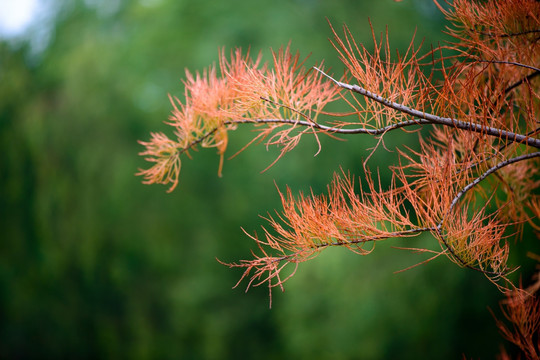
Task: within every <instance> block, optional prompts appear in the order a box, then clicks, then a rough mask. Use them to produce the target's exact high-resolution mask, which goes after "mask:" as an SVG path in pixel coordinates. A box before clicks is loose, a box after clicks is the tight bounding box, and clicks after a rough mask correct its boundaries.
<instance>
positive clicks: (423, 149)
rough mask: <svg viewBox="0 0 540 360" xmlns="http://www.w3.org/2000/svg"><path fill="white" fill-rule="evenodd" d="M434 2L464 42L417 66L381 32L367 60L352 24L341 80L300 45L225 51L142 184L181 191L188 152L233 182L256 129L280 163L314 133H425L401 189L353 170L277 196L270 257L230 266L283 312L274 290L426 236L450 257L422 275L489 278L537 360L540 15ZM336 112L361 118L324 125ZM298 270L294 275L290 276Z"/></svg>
mask: <svg viewBox="0 0 540 360" xmlns="http://www.w3.org/2000/svg"><path fill="white" fill-rule="evenodd" d="M435 3H436V4H437V6H439V8H440V10H441V11H442V12H443V13H444V14H445V16H446V18H447V19H448V21H449V22H450V24H451V25H450V26H449V27H448V34H449V35H451V37H452V39H453V40H452V41H451V42H448V43H446V44H444V45H442V46H438V47H435V48H433V47H432V48H431V49H430V50H429V51H427V52H426V51H422V48H421V47H420V48H417V47H415V42H414V38H413V39H412V40H411V43H410V46H409V48H408V49H407V50H406V52H405V53H404V54H400V53H399V52H398V53H395V54H394V53H393V52H392V50H391V49H390V46H389V40H388V32H386V33H385V34H382V35H381V36H380V37H377V35H376V34H375V32H374V31H373V28H371V29H372V36H373V50H368V49H367V48H366V47H365V46H364V45H362V44H359V43H357V42H356V41H355V40H354V37H353V35H352V34H351V32H350V30H349V29H348V28H347V27H346V26H344V27H343V29H342V33H341V34H340V31H338V30H336V29H335V28H334V27H332V25H330V27H331V30H332V33H333V39H332V40H331V43H332V45H333V47H334V48H335V50H336V52H337V56H338V57H339V59H340V60H341V62H342V63H343V64H344V65H345V68H346V72H345V74H344V75H343V77H340V78H334V77H333V76H331V75H329V74H327V73H326V72H325V70H324V69H323V67H322V66H320V65H318V66H315V67H311V68H308V67H306V66H305V63H306V59H304V60H303V61H302V60H301V58H300V56H299V55H298V54H293V53H292V52H291V50H290V46H287V47H285V48H282V49H280V50H279V51H276V52H273V53H272V60H271V61H270V63H263V61H262V57H261V55H259V56H258V57H256V58H255V59H252V58H251V57H250V56H249V53H248V54H246V55H243V54H242V51H241V50H240V49H236V50H234V51H232V52H231V53H230V55H229V56H226V54H225V52H224V51H222V52H221V53H220V54H219V73H218V69H217V68H216V67H215V66H212V67H210V68H209V69H207V70H206V71H204V72H203V73H202V74H199V73H196V74H192V73H190V72H186V80H185V81H184V85H185V101H184V102H182V101H180V100H179V99H177V98H171V102H172V104H173V114H172V116H171V117H170V119H169V123H168V124H169V125H171V126H172V128H173V129H174V136H173V138H169V137H168V136H167V135H165V134H162V133H156V134H152V136H151V139H150V140H149V141H148V142H141V144H142V145H144V146H145V147H146V150H145V151H143V152H142V153H141V155H143V156H145V157H146V159H147V160H149V161H150V162H152V163H153V165H152V166H151V167H150V168H148V169H145V170H141V171H140V172H139V173H138V174H139V175H142V176H143V177H144V179H145V183H161V184H170V187H169V191H172V190H173V189H174V188H175V187H176V186H177V184H178V175H179V171H180V164H181V157H182V156H183V155H184V153H185V155H186V156H189V150H196V149H197V148H198V147H214V148H216V150H217V153H218V155H219V156H220V159H221V160H220V165H219V170H218V173H219V174H220V175H221V172H222V167H223V158H224V154H225V151H226V149H227V144H228V136H229V133H230V132H231V131H234V130H235V129H236V128H237V127H238V126H240V125H253V126H255V127H256V130H257V133H256V135H255V136H254V137H253V140H252V141H251V142H250V143H249V144H248V145H250V144H251V143H254V142H263V143H264V144H265V145H266V146H273V145H276V146H278V147H279V148H280V150H281V153H280V155H279V157H278V159H279V158H280V157H281V156H282V155H284V154H285V153H286V152H288V151H291V150H292V149H294V148H295V146H296V145H297V144H298V142H299V140H300V138H301V137H302V136H303V135H313V136H314V137H315V138H316V139H317V141H318V136H319V135H322V134H324V135H328V136H332V137H335V136H349V137H350V136H352V135H362V134H364V135H371V136H375V137H377V138H378V139H379V142H378V144H379V145H381V144H383V145H384V136H385V135H386V134H387V133H388V132H391V131H394V130H398V129H402V130H404V131H419V130H420V129H422V128H428V129H429V130H430V132H429V133H426V132H423V133H420V132H419V140H418V141H419V150H412V149H409V148H405V147H403V148H401V149H400V150H399V153H398V157H399V164H400V165H399V166H395V167H392V168H391V169H390V170H391V172H392V181H391V186H390V187H389V188H381V186H380V185H378V183H379V181H377V179H376V177H375V176H373V175H372V173H371V171H370V169H369V168H368V167H367V165H366V163H364V169H363V170H364V174H365V177H364V179H363V180H362V182H363V183H364V185H365V186H364V187H363V188H364V189H367V190H361V189H362V187H360V189H359V190H356V188H357V187H356V186H355V181H354V178H353V176H352V175H350V173H348V172H345V171H343V172H342V173H341V174H336V175H335V177H334V180H333V182H332V183H331V184H330V185H329V186H328V193H327V194H326V195H316V194H309V196H306V195H304V194H300V195H298V196H294V195H293V194H292V191H291V190H290V189H287V190H286V191H285V193H280V196H281V201H282V203H283V210H282V211H281V212H280V213H278V214H277V217H270V216H269V217H268V219H267V220H268V224H269V226H268V228H264V229H263V236H257V235H248V236H249V237H250V238H251V239H253V240H254V241H255V242H256V244H257V245H258V248H259V252H258V253H255V252H254V253H253V256H254V257H253V259H250V260H242V261H240V262H238V263H231V264H227V265H228V266H230V267H240V268H243V269H245V272H244V274H243V276H242V278H241V279H240V281H239V283H240V282H241V281H242V280H244V279H248V288H249V287H250V286H252V285H253V286H257V285H261V284H267V286H268V288H269V291H270V301H271V289H272V288H273V287H279V288H281V289H283V284H284V282H285V281H286V280H287V279H288V278H290V276H292V275H293V274H294V270H295V269H296V268H297V267H298V265H299V264H300V263H302V262H304V261H307V260H309V259H311V258H313V257H315V256H317V255H318V254H319V253H320V252H321V251H323V250H324V249H326V248H328V247H335V246H338V247H344V248H347V249H350V250H351V251H354V252H356V253H358V254H360V255H367V254H369V253H371V251H372V250H373V247H374V244H375V243H376V242H378V241H383V240H387V239H392V238H407V237H414V236H417V235H418V234H421V233H426V232H429V233H431V234H432V235H433V237H434V239H435V241H437V242H438V244H439V246H440V251H433V250H427V249H424V250H420V251H425V252H428V253H431V254H432V256H431V257H430V258H428V259H427V260H426V261H425V262H428V261H430V260H433V259H435V258H437V257H439V256H441V255H444V256H446V257H447V258H449V259H450V260H451V261H453V262H454V263H456V264H457V265H458V266H461V267H465V268H469V269H473V270H476V271H479V272H481V273H483V274H484V275H485V276H486V277H487V278H488V279H489V280H490V281H492V282H493V283H494V284H495V285H496V286H497V287H498V288H499V289H500V290H501V291H502V292H503V293H505V294H506V295H507V300H506V301H505V303H504V304H503V308H504V309H505V316H506V318H507V320H508V321H509V323H510V324H511V326H510V327H509V326H508V325H506V324H505V323H504V322H503V321H499V322H498V324H499V327H500V328H501V330H502V333H503V335H504V336H505V337H506V338H507V339H509V340H510V341H512V342H513V343H515V344H516V345H518V347H519V348H520V349H522V350H523V353H524V354H525V356H527V357H528V358H537V357H538V356H540V346H539V343H538V328H539V326H538V324H539V323H540V311H539V306H540V302H539V300H538V296H537V295H536V291H537V288H538V286H536V287H532V288H531V287H529V288H526V289H523V288H521V287H520V286H518V285H515V284H513V283H512V282H511V281H510V279H509V277H508V274H509V273H511V272H512V271H514V270H515V269H513V268H510V267H509V265H508V258H509V251H510V246H509V243H508V240H509V239H514V238H515V239H519V238H520V237H522V236H523V232H524V229H525V227H532V228H533V229H535V230H536V231H537V234H538V231H539V230H540V223H539V220H538V219H539V217H540V196H539V195H538V189H539V186H540V180H539V176H538V169H539V168H540V166H539V165H540V139H539V138H538V133H539V132H540V127H539V118H538V113H539V112H538V110H539V109H538V108H539V106H540V101H539V97H540V92H539V89H540V87H539V84H540V79H539V78H540V76H538V75H539V74H540V65H539V64H540V41H539V40H540V2H538V1H534V0H498V1H488V2H479V1H473V0H455V1H454V2H453V3H452V4H451V5H450V8H449V9H448V10H445V9H444V8H443V7H441V6H440V5H439V4H438V3H437V2H436V1H435ZM334 101H341V102H344V103H345V104H347V105H348V106H349V107H350V110H349V111H347V112H345V113H332V112H328V111H326V110H325V106H326V105H327V104H329V103H331V102H334ZM320 115H324V116H320ZM323 118H324V119H325V120H324V121H323V120H321V119H323ZM319 144H320V143H319ZM246 147H247V146H246ZM246 147H244V148H243V149H242V150H244V149H245V148H246ZM377 147H378V146H377ZM319 150H320V149H319ZM375 150H376V149H375ZM375 150H373V151H375ZM276 161H277V159H276ZM414 250H419V249H414ZM287 265H292V266H293V268H294V270H293V271H292V272H288V274H289V275H286V276H285V275H282V270H283V269H284V268H285V267H286V266H287ZM237 285H238V284H237Z"/></svg>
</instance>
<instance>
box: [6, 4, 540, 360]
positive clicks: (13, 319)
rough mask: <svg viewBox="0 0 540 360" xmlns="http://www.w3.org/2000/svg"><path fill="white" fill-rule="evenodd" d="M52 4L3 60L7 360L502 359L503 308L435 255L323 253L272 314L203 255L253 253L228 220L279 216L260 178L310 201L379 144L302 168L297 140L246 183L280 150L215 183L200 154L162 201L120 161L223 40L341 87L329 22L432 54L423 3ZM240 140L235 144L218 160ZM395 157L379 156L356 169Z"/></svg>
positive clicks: (250, 227) (327, 151)
mask: <svg viewBox="0 0 540 360" xmlns="http://www.w3.org/2000/svg"><path fill="white" fill-rule="evenodd" d="M49 4H50V6H51V7H52V8H53V9H54V10H55V14H56V15H55V17H54V18H53V20H54V21H53V22H52V23H51V24H50V26H51V27H50V29H51V30H50V31H51V32H50V35H49V42H48V45H47V46H46V47H43V48H42V49H43V50H41V51H40V52H36V50H35V48H33V47H32V46H33V45H32V44H33V42H32V41H35V40H32V41H28V42H18V43H17V42H13V41H12V40H5V41H2V42H1V46H0V136H1V138H2V141H1V142H0V148H1V154H2V155H1V159H0V191H1V195H0V210H1V211H2V216H1V217H0V221H1V228H2V237H1V238H2V241H1V245H0V246H1V247H0V304H1V305H0V319H2V321H1V322H0V324H1V325H0V357H1V358H10V359H12V358H130V359H132V358H151V359H155V358H171V359H172V358H174V359H178V358H181V359H212V358H218V359H225V358H234V359H236V358H257V359H265V358H268V359H275V358H298V359H303V358H311V359H315V358H316V359H339V358H342V359H345V358H359V357H360V358H365V359H380V358H400V359H407V358H418V357H419V356H422V357H427V358H435V357H436V358H444V357H447V358H457V357H461V355H462V354H464V353H465V354H467V355H468V356H471V357H492V355H493V354H495V353H496V352H497V351H498V349H494V348H493V346H492V342H493V339H494V338H496V337H497V330H496V328H495V327H494V321H493V318H492V317H491V315H490V314H489V313H488V312H487V311H486V305H489V306H490V307H491V308H492V309H496V308H497V306H498V305H497V302H498V299H499V294H498V293H497V291H496V289H493V288H492V287H491V286H490V285H489V284H485V280H484V279H483V277H482V276H480V274H473V275H471V274H470V273H469V272H467V271H464V270H461V269H458V268H455V267H454V266H452V264H448V262H447V261H440V260H438V261H435V262H433V263H432V264H430V265H429V266H426V267H418V268H416V269H413V270H411V271H409V272H407V273H405V274H401V275H394V274H392V272H393V271H397V270H400V269H403V268H405V267H407V266H409V265H412V264H414V263H415V262H417V261H421V260H422V259H423V258H422V256H421V254H419V255H416V254H412V255H411V256H410V257H403V256H402V254H401V253H400V252H399V251H397V250H394V249H392V248H391V247H390V246H386V245H385V244H381V245H380V246H379V247H378V249H377V250H378V251H379V252H380V253H381V255H380V256H379V257H366V258H365V259H364V258H363V259H362V260H363V261H359V260H358V258H357V257H356V256H354V254H349V253H347V252H345V251H339V249H331V250H330V251H329V252H328V253H326V254H325V256H321V257H319V258H317V259H315V260H313V261H312V262H308V263H306V264H305V265H304V266H303V268H302V269H299V271H298V272H297V274H296V275H295V277H294V278H292V279H291V280H290V281H289V283H288V288H287V293H286V294H284V295H281V294H279V295H278V294H275V296H274V299H273V309H272V310H271V311H270V310H269V309H268V302H267V292H266V291H264V290H261V291H252V292H250V293H248V294H247V295H246V294H244V293H243V291H242V290H238V291H230V288H231V286H232V285H234V284H235V283H236V281H237V280H238V276H239V275H240V274H241V273H236V272H233V271H228V270H227V269H224V268H223V266H222V265H220V264H219V263H218V262H216V260H215V258H216V257H218V258H220V259H237V258H238V257H239V256H241V255H242V254H245V256H249V253H250V248H251V247H252V244H250V243H249V242H246V241H245V236H244V234H243V232H242V230H241V229H240V226H243V227H244V229H245V230H246V231H248V232H249V233H252V232H253V231H254V230H256V229H257V228H259V227H260V225H261V224H263V223H264V221H263V220H261V219H260V218H259V217H258V216H257V214H266V211H267V210H268V209H269V208H278V207H279V206H280V202H279V196H278V195H277V192H276V190H275V184H274V181H276V183H278V184H279V185H280V187H281V184H288V185H289V186H290V187H291V189H292V190H293V191H309V188H310V187H312V188H313V191H314V193H322V192H323V191H324V189H325V186H326V184H327V183H328V182H330V180H331V176H332V173H333V172H335V171H339V167H340V165H341V166H342V167H343V168H345V169H359V168H361V166H362V162H363V160H364V159H365V158H366V157H367V156H368V155H369V152H366V151H365V149H366V148H367V147H371V146H374V145H376V142H375V141H371V140H368V139H367V138H364V139H362V140H361V141H353V140H352V139H349V141H346V142H338V143H336V142H335V141H334V140H332V139H324V138H321V142H322V146H323V149H324V151H322V152H321V153H320V154H319V155H318V156H317V157H313V154H314V153H315V152H316V151H317V143H316V142H315V141H312V140H308V139H306V141H302V142H301V143H300V144H299V146H298V147H297V149H296V151H294V152H291V153H289V154H287V155H286V156H284V157H283V158H282V159H281V160H280V161H279V162H278V163H276V165H275V166H274V167H272V168H271V169H269V170H268V171H267V172H265V173H264V174H259V173H258V171H254V172H249V171H246V169H260V170H262V169H263V168H264V167H266V166H267V165H269V164H270V163H271V162H272V161H273V160H274V159H275V157H276V156H277V155H278V154H279V151H276V149H272V148H271V149H270V150H269V151H268V152H267V151H266V150H265V149H264V148H262V147H253V148H251V149H250V151H249V152H244V153H242V154H241V155H240V156H237V157H236V158H235V159H234V160H232V161H228V162H227V163H226V167H225V169H224V176H223V177H222V178H219V179H217V178H216V168H217V166H218V161H217V160H216V157H215V155H214V154H213V152H212V151H209V152H208V151H207V152H204V151H201V152H198V153H194V154H193V156H194V158H196V161H189V160H185V161H184V163H183V168H182V171H183V175H182V178H181V181H180V184H179V188H180V189H181V190H182V191H175V192H173V193H171V194H166V193H165V192H164V191H163V189H161V188H159V187H147V186H143V185H141V184H140V179H139V178H137V177H135V176H134V174H135V173H136V172H137V169H138V168H142V167H144V166H145V162H144V160H143V159H142V158H139V157H137V156H135V155H134V154H136V153H138V152H140V151H141V146H140V145H139V144H138V143H137V140H138V139H145V138H147V134H148V133H149V132H150V131H166V129H167V126H166V125H163V124H162V119H167V117H168V114H169V113H170V103H169V102H168V99H167V93H170V94H171V95H173V96H176V97H178V98H179V99H183V95H184V93H183V89H182V84H181V81H182V79H181V77H182V74H183V73H184V68H189V69H198V70H200V71H203V69H205V68H207V66H208V64H211V63H212V62H214V61H217V56H216V54H217V51H218V49H220V48H221V47H222V46H224V47H225V48H234V47H236V46H241V47H242V48H244V49H247V48H248V47H250V46H251V53H252V54H257V53H258V52H259V51H263V55H264V56H265V57H266V58H268V56H270V52H269V50H268V49H269V48H274V49H278V48H279V47H280V46H281V45H282V44H287V43H288V42H289V41H292V43H291V47H292V48H295V49H298V50H299V51H300V53H301V54H308V53H309V52H312V53H313V55H312V56H311V57H310V59H309V61H313V63H315V62H317V61H319V60H320V59H326V62H325V66H326V68H327V69H328V68H331V69H332V71H333V73H339V72H340V71H341V67H342V65H341V64H340V63H339V61H338V59H337V58H336V56H335V55H334V52H333V49H332V48H331V46H330V45H329V43H328V41H327V38H328V37H329V36H331V32H330V30H329V28H328V26H327V24H326V20H325V17H328V18H329V20H330V21H331V22H332V23H333V24H336V25H337V24H341V23H347V24H349V26H350V28H351V30H352V32H353V33H354V34H355V35H356V34H357V35H356V40H357V41H358V42H362V43H365V44H369V43H370V41H371V40H370V39H371V34H370V31H369V27H367V26H366V22H365V21H367V18H368V17H369V18H371V20H372V23H373V24H374V27H375V31H376V33H377V34H378V33H380V32H381V31H384V24H389V31H390V33H391V34H393V35H392V37H391V45H392V47H393V48H394V47H397V48H399V49H401V50H406V48H407V44H408V42H409V41H410V34H412V33H413V32H414V31H415V28H416V27H417V28H418V30H417V32H418V34H429V36H430V37H428V38H426V40H425V42H426V43H437V42H438V41H439V40H440V39H441V37H440V36H441V35H440V29H441V27H442V26H443V25H442V23H441V21H442V19H443V18H442V16H441V14H440V12H438V11H437V10H436V8H435V7H434V6H432V5H431V4H429V3H426V2H424V1H412V0H410V1H407V2H402V3H394V2H393V1H345V0H343V1H333V2H324V1H310V0H298V1H279V0H278V1H273V2H262V1H239V0H233V1H227V2H215V1H176V0H175V1H172V0H170V1H168V0H161V1H159V0H156V1H84V2H83V1H69V2H68V1H57V2H53V1H51V2H50V3H49ZM426 4H427V5H426ZM41 30H42V28H41V24H37V25H36V32H39V31H41ZM308 64H309V63H308ZM160 126H161V127H160ZM251 136H252V133H251V132H250V130H249V129H239V130H237V134H236V137H235V138H234V139H231V141H230V144H229V147H230V149H231V153H230V155H232V154H233V153H234V152H236V151H237V150H239V149H241V148H242V147H243V146H244V145H245V144H246V143H247V142H248V141H249V139H250V138H251ZM416 141H417V137H416V134H399V135H398V134H396V135H390V134H389V136H388V137H387V138H386V139H385V142H386V146H387V147H389V148H393V147H394V146H395V145H396V144H408V145H410V146H414V144H415V143H416ZM330 144H332V146H329V145H330ZM349 154H350V156H349ZM228 155H229V154H226V156H228ZM338 156H339V158H340V159H341V160H340V164H337V163H336V162H335V158H336V157H338ZM393 158H394V155H393V154H388V153H386V152H384V151H381V152H376V153H374V154H373V156H372V158H371V160H370V161H374V162H377V163H381V164H382V163H385V164H386V163H388V161H392V159H393ZM321 169H326V170H325V171H321ZM381 174H382V175H381V181H382V182H383V183H384V184H386V185H388V183H389V178H388V177H385V176H386V175H385V173H384V171H383V169H381ZM238 184H242V186H240V187H239V186H238ZM417 241H418V245H419V246H420V245H422V244H427V243H429V241H430V238H429V237H425V238H423V237H422V238H420V239H417ZM395 244H398V243H395ZM399 244H400V245H403V244H402V243H399ZM531 264H532V265H530V267H529V268H530V269H532V267H533V266H534V263H532V262H531ZM524 268H525V266H524ZM374 269H376V270H374ZM524 270H525V269H524ZM477 275H478V276H477ZM525 278H526V277H525V276H524V279H525ZM440 294H453V295H456V296H440ZM471 324H475V325H473V326H471ZM366 334H370V336H367V335H366ZM419 354H420V355H419Z"/></svg>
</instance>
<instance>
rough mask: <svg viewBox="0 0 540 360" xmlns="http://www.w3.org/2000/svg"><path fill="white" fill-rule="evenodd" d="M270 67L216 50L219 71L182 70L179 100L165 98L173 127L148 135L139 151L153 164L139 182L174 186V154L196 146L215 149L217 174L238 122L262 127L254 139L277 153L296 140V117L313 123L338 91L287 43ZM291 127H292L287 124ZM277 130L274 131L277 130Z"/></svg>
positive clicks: (176, 167) (176, 158) (177, 155)
mask: <svg viewBox="0 0 540 360" xmlns="http://www.w3.org/2000/svg"><path fill="white" fill-rule="evenodd" d="M272 55H273V66H272V67H271V66H269V64H267V63H265V64H261V56H260V55H259V57H258V58H257V59H256V60H252V59H251V58H250V57H249V54H248V55H246V56H243V55H242V52H241V50H240V49H237V50H236V51H234V52H232V53H231V56H230V59H227V57H226V56H225V55H224V53H221V54H220V71H221V74H220V75H218V74H217V69H216V67H215V66H212V67H210V68H209V69H208V70H206V71H204V72H203V73H202V74H200V73H196V74H195V75H194V74H192V73H190V72H189V71H186V80H185V81H184V86H185V99H186V100H185V103H182V102H181V101H180V100H179V99H178V98H172V97H171V103H172V104H173V107H174V111H173V114H172V116H171V117H170V118H169V122H168V124H169V125H171V126H172V127H173V128H174V135H175V137H174V138H173V139H169V138H168V137H167V136H166V135H165V134H163V133H155V134H152V138H151V139H150V141H148V142H144V141H141V142H140V143H141V144H142V145H144V146H145V147H146V150H145V151H144V152H141V155H143V156H145V159H146V160H148V161H150V162H152V163H154V165H153V166H152V167H150V168H149V169H145V170H141V171H140V172H139V173H138V175H141V176H144V178H145V183H147V184H151V183H159V184H169V183H171V184H172V185H171V187H170V188H169V192H170V191H172V190H173V189H174V188H175V187H176V186H177V184H178V174H179V172H180V164H181V162H180V155H181V154H182V153H184V152H185V153H186V155H189V154H188V153H187V152H188V150H190V149H196V148H197V146H198V145H200V146H201V147H207V148H212V147H213V148H216V149H217V152H218V154H219V155H220V166H219V171H218V172H219V174H220V175H221V170H222V166H223V156H224V153H225V150H226V149H227V144H228V132H229V131H231V130H234V129H236V127H237V126H238V124H244V123H253V124H257V123H260V124H262V125H264V129H262V130H261V131H260V133H259V135H258V136H257V137H256V138H255V139H254V140H258V139H265V138H267V137H268V136H269V135H270V134H273V135H272V136H271V137H270V138H269V139H268V140H267V144H268V145H272V144H279V145H281V146H282V153H284V152H286V151H289V150H291V149H292V148H294V146H295V145H296V144H297V143H298V141H299V139H300V136H301V134H302V133H303V132H305V131H306V129H304V130H303V131H301V132H300V133H298V134H295V133H294V132H293V130H294V128H295V127H294V125H295V123H296V122H298V121H299V120H300V119H306V120H308V121H309V122H310V123H314V122H315V121H316V119H317V115H318V114H319V113H320V112H321V110H322V108H323V107H324V106H325V105H326V104H327V103H328V102H331V101H333V100H334V99H335V97H336V95H337V93H338V89H337V88H336V87H334V86H332V84H331V83H328V82H327V81H324V79H323V76H322V75H321V74H320V73H317V72H315V71H307V70H306V69H305V68H304V67H303V66H302V64H303V62H302V61H300V55H299V54H298V53H297V54H296V55H293V54H292V53H291V52H290V49H289V47H287V48H285V49H281V50H279V51H278V52H273V54H272ZM291 125H293V126H292V127H291ZM278 129H279V130H278Z"/></svg>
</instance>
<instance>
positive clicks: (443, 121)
mask: <svg viewBox="0 0 540 360" xmlns="http://www.w3.org/2000/svg"><path fill="white" fill-rule="evenodd" d="M314 69H315V70H317V71H319V72H320V73H321V74H323V75H324V76H326V77H327V78H328V79H330V80H332V81H333V82H334V83H335V84H336V85H337V86H339V87H341V88H344V89H347V90H349V91H352V92H355V93H358V94H360V95H362V96H365V97H367V98H369V99H372V100H374V101H376V102H378V103H380V104H383V105H384V106H387V107H389V108H392V109H395V110H398V111H401V112H403V113H406V114H409V115H411V116H414V117H417V118H419V119H423V120H425V122H424V123H430V124H439V125H445V126H451V127H455V128H458V129H462V130H467V131H474V132H478V133H482V134H487V135H490V136H495V137H497V138H500V139H506V140H509V141H512V142H517V143H520V144H526V145H528V146H531V147H535V148H538V149H540V139H535V138H531V137H528V136H526V135H522V134H516V133H513V132H511V131H507V130H502V129H497V128H494V127H490V126H485V125H480V124H475V123H470V122H465V121H460V120H457V119H452V118H446V117H441V116H437V115H433V114H430V113H426V112H423V111H420V110H416V109H412V108H410V107H408V106H405V105H402V104H399V103H396V102H393V101H390V100H388V99H386V98H383V97H382V96H379V95H377V94H374V93H372V92H371V91H368V90H366V89H364V88H362V87H360V86H358V85H350V84H346V83H344V82H341V81H338V80H336V79H334V78H333V77H331V76H330V75H328V74H326V73H325V72H324V71H322V70H320V69H318V68H316V67H314Z"/></svg>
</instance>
